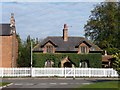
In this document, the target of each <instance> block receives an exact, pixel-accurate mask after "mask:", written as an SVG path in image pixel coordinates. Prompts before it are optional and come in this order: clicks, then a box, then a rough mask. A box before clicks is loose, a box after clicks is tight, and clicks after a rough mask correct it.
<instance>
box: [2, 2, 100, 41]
mask: <svg viewBox="0 0 120 90" xmlns="http://www.w3.org/2000/svg"><path fill="white" fill-rule="evenodd" d="M98 3H99V2H2V3H0V4H2V7H0V13H1V14H0V17H2V20H0V23H10V15H11V13H14V17H15V24H16V31H17V33H18V34H19V35H20V37H21V38H22V39H23V40H25V39H26V38H27V36H28V35H30V36H31V38H39V39H44V38H46V37H47V36H62V35H63V25H64V24H67V25H68V35H69V36H80V37H81V36H82V37H83V36H84V25H85V24H86V23H87V20H88V19H89V16H90V15H91V12H90V11H91V10H93V8H94V7H95V5H96V4H98ZM1 8H2V9H1Z"/></svg>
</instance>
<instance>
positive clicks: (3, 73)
mask: <svg viewBox="0 0 120 90" xmlns="http://www.w3.org/2000/svg"><path fill="white" fill-rule="evenodd" d="M3 74H4V68H2V78H3V76H4V75H3Z"/></svg>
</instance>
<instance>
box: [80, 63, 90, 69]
mask: <svg viewBox="0 0 120 90" xmlns="http://www.w3.org/2000/svg"><path fill="white" fill-rule="evenodd" d="M79 66H80V67H82V68H87V67H88V63H87V62H80V65H79Z"/></svg>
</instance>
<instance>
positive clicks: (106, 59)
mask: <svg viewBox="0 0 120 90" xmlns="http://www.w3.org/2000/svg"><path fill="white" fill-rule="evenodd" d="M112 58H113V57H112V55H102V61H104V62H109V60H112Z"/></svg>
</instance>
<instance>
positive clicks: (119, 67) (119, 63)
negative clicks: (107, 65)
mask: <svg viewBox="0 0 120 90" xmlns="http://www.w3.org/2000/svg"><path fill="white" fill-rule="evenodd" d="M113 57H114V58H115V62H114V63H113V68H114V69H115V70H116V71H117V72H118V75H119V77H120V52H119V53H116V54H115V55H113Z"/></svg>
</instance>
